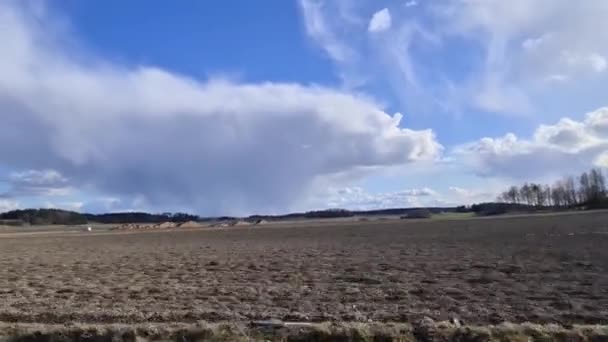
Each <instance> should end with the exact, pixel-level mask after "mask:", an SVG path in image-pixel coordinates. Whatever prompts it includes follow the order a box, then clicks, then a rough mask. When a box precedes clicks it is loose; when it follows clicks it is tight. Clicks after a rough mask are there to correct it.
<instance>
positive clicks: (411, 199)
mask: <svg viewBox="0 0 608 342" xmlns="http://www.w3.org/2000/svg"><path fill="white" fill-rule="evenodd" d="M436 196H438V193H437V192H435V191H434V190H432V189H430V188H420V189H405V190H401V191H392V192H379V193H374V192H369V191H366V190H365V189H363V188H360V187H356V186H355V187H344V188H338V189H336V188H330V189H329V190H328V191H327V193H325V194H323V198H324V200H326V201H327V203H326V204H325V206H326V207H330V208H346V209H353V210H372V209H386V208H407V207H422V206H436V205H438V204H439V203H441V202H440V201H439V200H438V199H437V198H436Z"/></svg>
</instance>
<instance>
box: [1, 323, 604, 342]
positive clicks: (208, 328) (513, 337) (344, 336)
mask: <svg viewBox="0 0 608 342" xmlns="http://www.w3.org/2000/svg"><path fill="white" fill-rule="evenodd" d="M0 340H1V341H7V342H9V341H10V342H21V341H23V342H25V341H27V342H51V341H52V342H64V341H65V342H68V341H100V342H101V341H112V342H131V341H141V342H145V341H176V342H190V341H361V342H368V341H403V342H406V341H407V342H409V341H460V342H467V341H475V342H477V341H581V342H583V341H606V340H608V327H606V326H579V325H577V326H573V327H571V328H568V329H566V328H563V327H561V326H557V325H535V324H522V325H516V324H506V323H505V324H501V325H497V326H484V327H480V326H470V327H469V326H455V325H452V324H450V323H447V322H440V323H432V324H413V325H411V324H403V323H400V324H397V323H318V324H313V325H311V326H309V327H295V328H291V327H285V326H283V327H271V328H267V327H256V326H252V325H245V324H235V323H206V322H197V323H194V324H184V323H171V324H167V323H165V324H139V325H121V324H111V325H100V324H97V325H82V324H70V325H42V324H0Z"/></svg>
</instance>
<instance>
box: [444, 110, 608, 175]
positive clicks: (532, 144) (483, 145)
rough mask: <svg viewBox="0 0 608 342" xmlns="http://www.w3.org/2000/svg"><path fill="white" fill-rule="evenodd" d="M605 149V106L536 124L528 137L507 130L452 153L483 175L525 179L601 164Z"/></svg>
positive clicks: (607, 123) (607, 130)
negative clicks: (577, 117) (576, 116)
mask: <svg viewBox="0 0 608 342" xmlns="http://www.w3.org/2000/svg"><path fill="white" fill-rule="evenodd" d="M607 149H608V108H600V109H598V110H595V111H593V112H590V113H587V114H586V115H585V118H584V119H583V120H582V121H575V120H572V119H569V118H563V119H561V120H559V121H558V122H557V123H555V124H553V125H541V126H539V127H538V128H537V129H536V131H535V132H534V135H533V137H532V138H531V139H520V138H518V137H517V136H516V135H515V134H512V133H509V134H506V135H505V136H503V137H500V138H483V139H480V140H479V141H477V142H474V143H470V144H466V145H463V146H460V147H457V148H455V150H454V154H455V155H456V156H457V158H459V159H460V160H462V161H463V162H464V163H465V164H467V165H468V166H469V167H470V168H471V170H472V171H474V172H476V173H478V174H480V175H483V176H506V177H514V178H522V179H529V178H531V177H539V176H560V175H564V174H570V173H574V172H577V171H580V170H581V169H587V168H589V167H591V166H593V165H594V164H595V165H597V164H602V163H603V161H604V155H605V151H606V150H607Z"/></svg>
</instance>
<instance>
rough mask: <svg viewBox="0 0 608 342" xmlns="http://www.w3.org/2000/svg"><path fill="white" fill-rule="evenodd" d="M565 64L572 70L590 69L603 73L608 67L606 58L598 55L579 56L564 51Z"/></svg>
mask: <svg viewBox="0 0 608 342" xmlns="http://www.w3.org/2000/svg"><path fill="white" fill-rule="evenodd" d="M561 56H562V59H563V60H564V63H566V65H568V66H569V67H572V68H582V69H588V70H591V71H595V72H603V71H605V70H606V67H607V66H608V62H606V58H605V57H604V56H602V55H600V54H597V53H590V54H577V53H573V52H570V51H562V55H561Z"/></svg>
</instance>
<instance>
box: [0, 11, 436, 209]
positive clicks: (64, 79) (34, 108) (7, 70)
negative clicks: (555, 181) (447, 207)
mask: <svg viewBox="0 0 608 342" xmlns="http://www.w3.org/2000/svg"><path fill="white" fill-rule="evenodd" d="M12 4H13V3H12V2H3V3H2V4H0V22H2V23H3V29H2V30H0V41H2V42H3V44H2V45H1V46H0V54H2V56H3V58H2V59H0V108H2V111H0V118H1V119H2V123H3V124H2V126H1V127H0V160H2V163H3V165H4V166H5V167H10V168H12V169H21V170H23V169H25V170H56V172H57V173H58V174H52V173H49V172H48V171H43V172H42V173H36V172H37V171H33V173H31V174H26V175H25V177H21V178H27V177H29V176H32V177H33V178H36V177H38V178H43V179H44V178H45V177H47V178H49V177H50V178H52V179H53V180H55V181H57V180H61V179H62V178H60V177H65V178H66V179H69V181H70V184H71V185H73V186H74V187H88V188H91V189H94V190H95V191H98V192H101V193H104V194H108V196H112V197H121V198H124V199H125V200H128V201H132V200H135V199H140V200H141V201H140V202H142V201H143V202H145V203H147V204H149V205H150V206H151V207H155V206H162V207H163V208H165V207H166V208H176V209H186V210H196V211H199V212H203V213H244V212H251V211H265V210H270V208H273V209H278V210H288V209H290V208H291V207H292V206H297V203H298V202H299V201H300V200H302V198H303V197H306V196H307V195H308V192H310V191H314V190H315V189H312V188H311V184H312V183H313V180H315V179H318V178H320V177H321V178H322V177H325V176H328V175H332V174H335V173H347V172H349V171H351V170H353V169H356V168H365V167H381V166H386V165H398V164H405V163H410V162H414V161H417V160H424V159H433V158H435V157H436V156H437V154H438V153H439V151H440V149H441V146H440V145H439V144H438V143H437V142H436V140H435V137H434V134H433V132H432V131H430V130H419V131H415V130H410V129H404V128H400V121H401V115H400V114H395V115H389V114H387V113H386V112H384V111H383V110H382V108H381V107H380V106H379V105H378V104H377V103H375V102H374V101H373V100H370V99H368V98H364V97H361V96H358V95H357V96H356V95H352V94H349V93H345V92H342V91H337V90H332V89H327V88H323V87H317V86H302V85H298V84H286V83H255V84H243V83H234V82H230V81H224V80H217V79H216V80H209V81H205V82H202V81H199V80H195V79H191V78H188V77H185V76H182V75H177V74H175V73H172V72H170V71H167V70H163V69H161V68H157V67H153V66H144V65H140V66H125V65H116V64H114V63H111V62H109V61H105V60H103V59H100V58H98V57H95V56H91V55H90V53H87V52H86V51H81V50H78V49H74V47H73V46H70V47H67V46H66V45H65V44H64V42H65V41H69V40H70V37H69V36H68V37H65V36H62V34H64V32H61V31H57V32H55V31H53V30H52V29H50V28H52V27H53V25H51V24H52V17H51V16H50V15H49V14H48V13H46V12H44V11H43V12H42V14H40V13H38V12H37V13H30V12H28V11H25V10H24V9H23V8H21V7H15V6H13V5H12ZM311 25H312V27H313V28H314V27H316V30H322V29H323V26H322V25H321V26H319V25H318V23H316V24H315V22H314V21H313V22H312V23H311ZM315 25H316V26H315ZM72 45H73V44H72ZM304 146H306V148H304ZM16 147H18V150H19V153H15V150H16ZM28 172H29V171H28ZM58 175H61V176H58ZM53 177H54V178H53ZM17 178H19V177H17ZM143 202H142V203H143Z"/></svg>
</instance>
